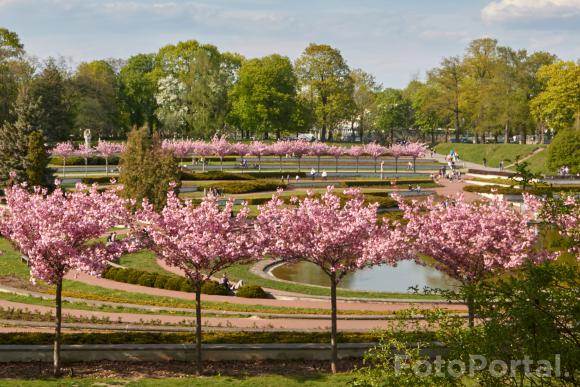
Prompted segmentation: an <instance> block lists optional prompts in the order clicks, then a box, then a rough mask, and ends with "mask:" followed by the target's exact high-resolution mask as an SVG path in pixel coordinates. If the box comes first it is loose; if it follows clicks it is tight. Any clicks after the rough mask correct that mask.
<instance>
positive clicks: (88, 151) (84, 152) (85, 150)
mask: <svg viewBox="0 0 580 387" xmlns="http://www.w3.org/2000/svg"><path fill="white" fill-rule="evenodd" d="M94 153H95V150H94V149H93V148H91V147H90V146H87V145H86V144H82V145H79V148H78V149H77V150H76V151H75V154H77V155H79V156H81V157H82V158H83V159H85V176H87V174H88V169H89V167H88V163H89V157H91V156H92V155H93V154H94Z"/></svg>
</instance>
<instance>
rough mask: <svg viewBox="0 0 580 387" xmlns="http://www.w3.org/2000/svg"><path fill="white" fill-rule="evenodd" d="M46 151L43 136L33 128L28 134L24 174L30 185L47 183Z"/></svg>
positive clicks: (44, 184) (45, 184)
mask: <svg viewBox="0 0 580 387" xmlns="http://www.w3.org/2000/svg"><path fill="white" fill-rule="evenodd" d="M48 160H49V159H48V152H47V149H46V145H45V137H44V135H43V134H42V132H40V131H38V130H35V131H34V132H32V133H30V135H29V136H28V152H27V154H26V176H27V179H28V185H30V186H33V187H35V186H45V187H46V186H47V185H48V168H47V167H48Z"/></svg>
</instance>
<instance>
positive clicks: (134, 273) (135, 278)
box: [127, 269, 147, 284]
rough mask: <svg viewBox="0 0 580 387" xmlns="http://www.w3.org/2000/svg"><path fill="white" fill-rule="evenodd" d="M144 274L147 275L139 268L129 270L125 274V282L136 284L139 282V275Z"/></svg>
mask: <svg viewBox="0 0 580 387" xmlns="http://www.w3.org/2000/svg"><path fill="white" fill-rule="evenodd" d="M129 270H131V269H129ZM144 275H147V272H142V271H139V270H131V272H130V273H129V275H128V276H127V283H130V284H137V283H139V278H141V276H144Z"/></svg>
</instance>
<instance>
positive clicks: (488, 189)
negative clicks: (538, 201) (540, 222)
mask: <svg viewBox="0 0 580 387" xmlns="http://www.w3.org/2000/svg"><path fill="white" fill-rule="evenodd" d="M463 190H464V191H466V192H475V193H497V194H500V195H521V194H522V190H521V189H519V188H513V187H501V186H499V185H485V186H482V185H467V186H465V187H463ZM579 191H580V187H578V186H577V185H557V186H546V185H537V186H536V187H534V188H532V189H529V190H528V192H529V193H532V194H534V195H546V194H551V193H556V192H579Z"/></svg>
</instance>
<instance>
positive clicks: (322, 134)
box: [320, 123, 326, 141]
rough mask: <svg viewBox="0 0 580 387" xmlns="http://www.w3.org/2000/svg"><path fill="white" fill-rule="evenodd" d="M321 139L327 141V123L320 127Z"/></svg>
mask: <svg viewBox="0 0 580 387" xmlns="http://www.w3.org/2000/svg"><path fill="white" fill-rule="evenodd" d="M320 141H326V123H323V124H322V129H320Z"/></svg>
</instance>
